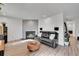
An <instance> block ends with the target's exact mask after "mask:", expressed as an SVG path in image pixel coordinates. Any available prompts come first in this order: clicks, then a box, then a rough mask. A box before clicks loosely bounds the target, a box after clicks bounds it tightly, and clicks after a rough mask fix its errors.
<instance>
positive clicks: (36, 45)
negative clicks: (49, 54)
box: [27, 40, 40, 52]
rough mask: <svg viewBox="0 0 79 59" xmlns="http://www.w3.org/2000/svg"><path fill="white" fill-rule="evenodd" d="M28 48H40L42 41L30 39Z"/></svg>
mask: <svg viewBox="0 0 79 59" xmlns="http://www.w3.org/2000/svg"><path fill="white" fill-rule="evenodd" d="M27 48H28V50H29V51H31V52H33V51H37V50H38V49H39V48H40V42H39V41H37V40H33V41H28V43H27Z"/></svg>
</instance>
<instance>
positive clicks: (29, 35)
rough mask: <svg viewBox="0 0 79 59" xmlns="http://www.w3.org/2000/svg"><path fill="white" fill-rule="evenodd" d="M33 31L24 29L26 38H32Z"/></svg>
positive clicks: (33, 35)
mask: <svg viewBox="0 0 79 59" xmlns="http://www.w3.org/2000/svg"><path fill="white" fill-rule="evenodd" d="M34 37H35V31H26V39H34Z"/></svg>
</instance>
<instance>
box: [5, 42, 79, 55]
mask: <svg viewBox="0 0 79 59" xmlns="http://www.w3.org/2000/svg"><path fill="white" fill-rule="evenodd" d="M18 42H19V41H18ZM13 43H15V42H13ZM13 43H8V44H7V45H6V47H5V56H79V42H78V41H77V46H76V47H74V48H73V47H72V46H69V47H63V46H58V47H57V48H55V49H53V48H51V47H49V46H46V45H44V44H41V47H40V49H39V50H38V51H35V52H29V51H28V49H27V47H26V45H27V44H26V42H24V43H20V44H15V45H11V44H13Z"/></svg>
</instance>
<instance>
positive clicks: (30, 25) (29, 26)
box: [23, 20, 38, 38]
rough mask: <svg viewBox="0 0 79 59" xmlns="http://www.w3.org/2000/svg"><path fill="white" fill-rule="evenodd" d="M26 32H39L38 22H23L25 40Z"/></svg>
mask: <svg viewBox="0 0 79 59" xmlns="http://www.w3.org/2000/svg"><path fill="white" fill-rule="evenodd" d="M26 31H36V34H37V31H38V20H24V21H23V37H24V38H25V37H26V36H25V33H26Z"/></svg>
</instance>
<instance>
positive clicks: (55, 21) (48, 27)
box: [38, 13, 64, 45]
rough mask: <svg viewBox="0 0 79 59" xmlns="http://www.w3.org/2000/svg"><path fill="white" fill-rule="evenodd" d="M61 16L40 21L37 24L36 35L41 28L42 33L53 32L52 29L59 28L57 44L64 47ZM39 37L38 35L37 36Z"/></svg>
mask: <svg viewBox="0 0 79 59" xmlns="http://www.w3.org/2000/svg"><path fill="white" fill-rule="evenodd" d="M63 23H64V22H63V14H62V13H60V14H57V15H55V16H52V17H48V18H45V19H41V20H39V22H38V33H39V31H40V30H39V29H40V28H41V27H42V28H43V30H44V31H54V27H59V44H60V45H64V32H63ZM38 35H39V34H38Z"/></svg>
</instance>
